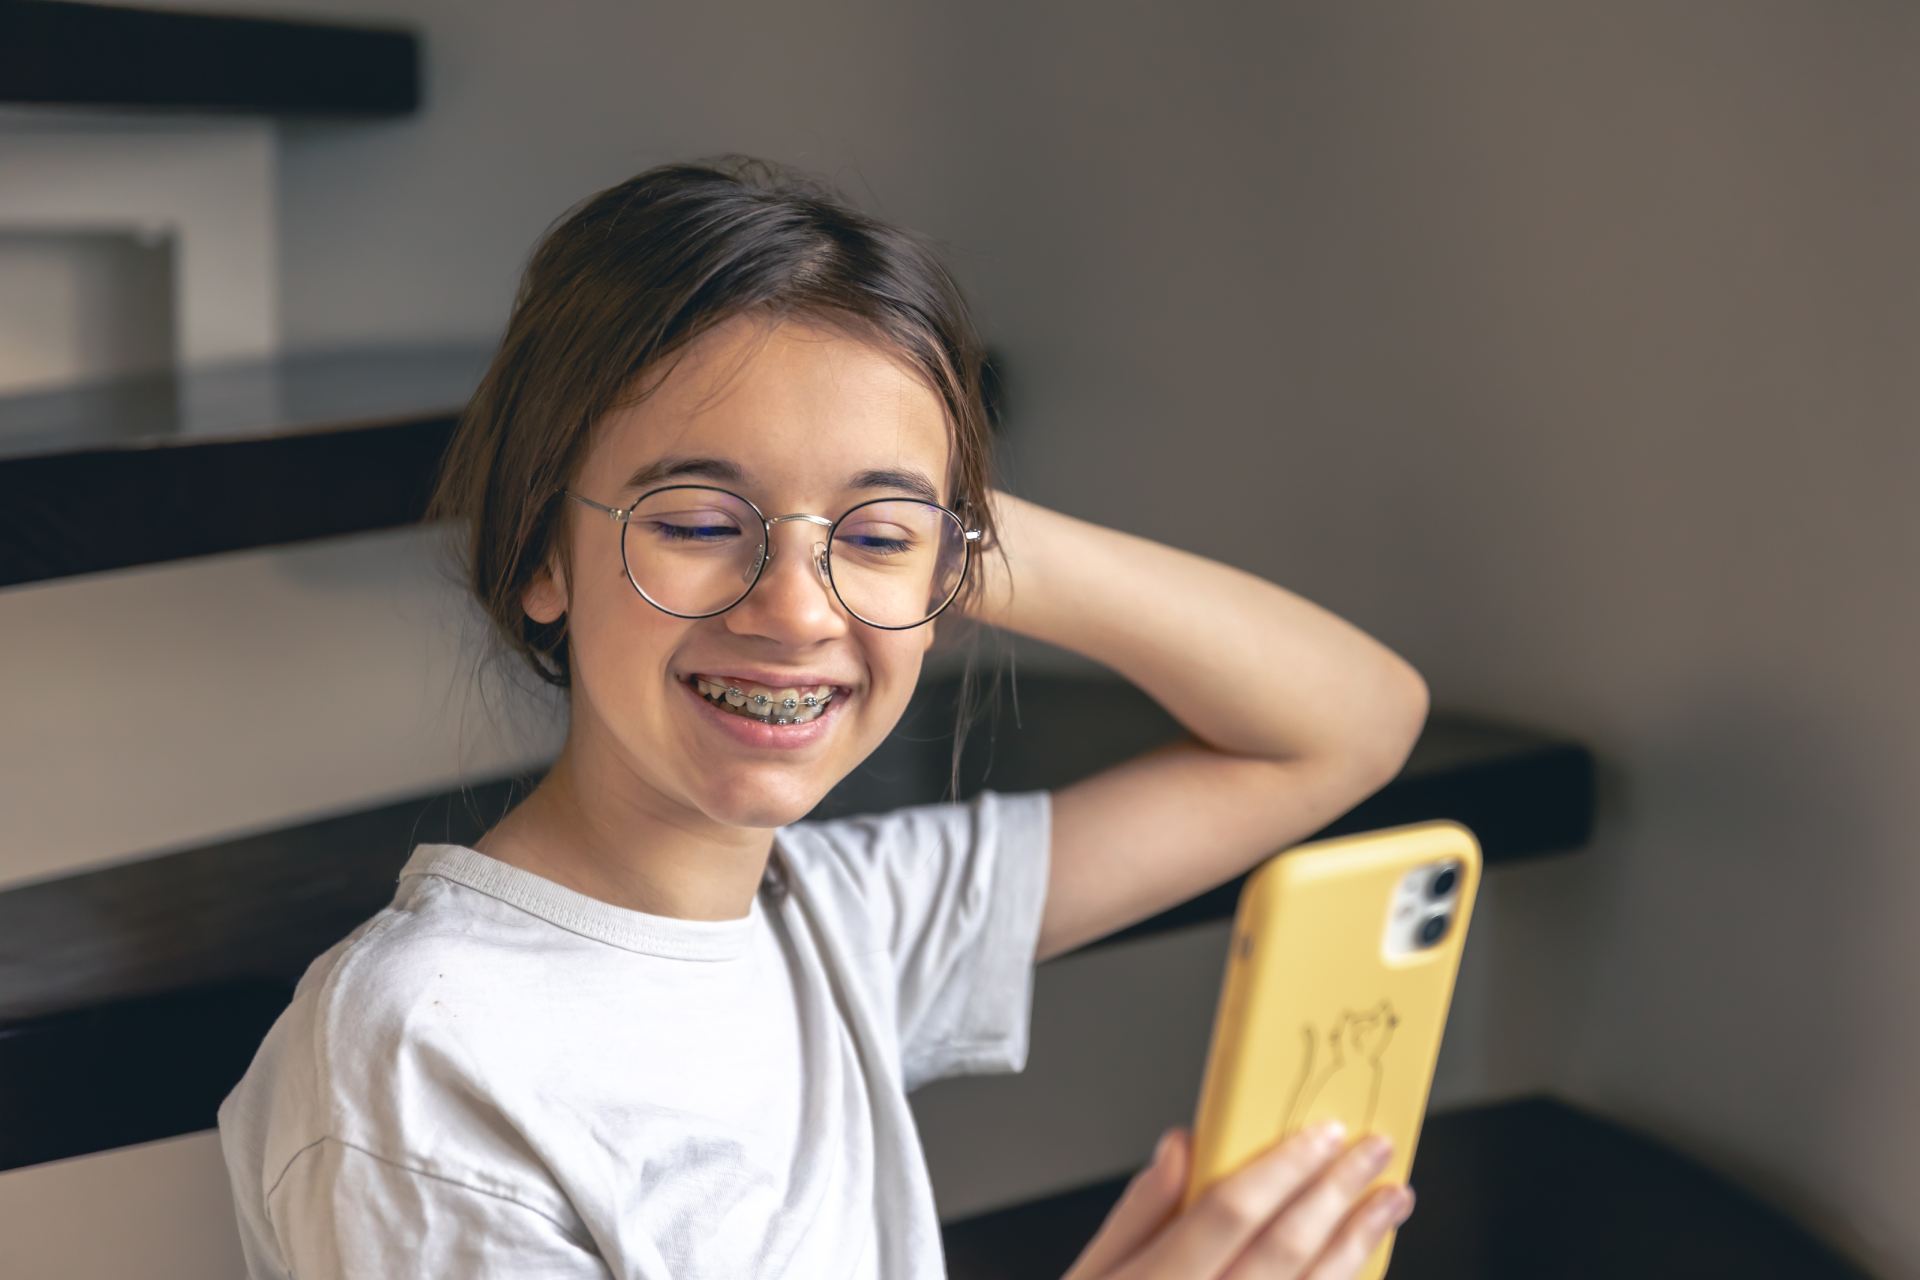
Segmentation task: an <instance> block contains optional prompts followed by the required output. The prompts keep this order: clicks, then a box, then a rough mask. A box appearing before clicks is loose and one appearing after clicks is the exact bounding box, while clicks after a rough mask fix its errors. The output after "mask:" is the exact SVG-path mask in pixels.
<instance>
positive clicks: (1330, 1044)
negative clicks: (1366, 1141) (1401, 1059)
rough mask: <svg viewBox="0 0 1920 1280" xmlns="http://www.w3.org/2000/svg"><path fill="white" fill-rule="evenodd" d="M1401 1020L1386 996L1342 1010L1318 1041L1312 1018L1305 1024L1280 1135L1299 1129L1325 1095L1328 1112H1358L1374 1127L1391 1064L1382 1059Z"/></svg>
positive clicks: (1363, 1121)
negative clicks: (1299, 1059) (1297, 1070)
mask: <svg viewBox="0 0 1920 1280" xmlns="http://www.w3.org/2000/svg"><path fill="white" fill-rule="evenodd" d="M1399 1025H1400V1019H1399V1018H1398V1017H1396V1016H1395V1015H1394V1012H1393V1004H1392V1002H1391V1001H1389V1000H1387V999H1385V998H1384V997H1383V998H1381V999H1380V1000H1379V1001H1378V1002H1377V1003H1375V1004H1374V1005H1373V1007H1371V1008H1370V1009H1367V1010H1366V1011H1364V1012H1362V1013H1355V1012H1353V1011H1352V1010H1342V1011H1341V1014H1340V1016H1339V1017H1338V1018H1336V1019H1335V1020H1334V1023H1333V1026H1332V1027H1331V1028H1330V1029H1329V1030H1328V1031H1327V1035H1326V1039H1325V1041H1324V1042H1320V1043H1316V1042H1317V1041H1318V1040H1319V1037H1318V1034H1317V1029H1316V1028H1315V1027H1314V1025H1313V1024H1312V1023H1308V1024H1306V1025H1305V1026H1303V1027H1301V1028H1300V1035H1301V1037H1302V1039H1303V1041H1304V1045H1303V1052H1302V1055H1301V1057H1302V1062H1301V1067H1300V1080H1299V1083H1297V1084H1296V1085H1295V1086H1294V1089H1293V1099H1292V1101H1291V1102H1289V1103H1288V1104H1287V1111H1286V1119H1285V1121H1284V1122H1283V1123H1282V1125H1281V1127H1280V1134H1281V1136H1282V1137H1286V1136H1289V1135H1291V1134H1294V1133H1297V1132H1298V1131H1299V1130H1300V1129H1301V1128H1302V1127H1303V1126H1304V1125H1305V1124H1306V1123H1307V1117H1308V1116H1310V1115H1313V1114H1315V1113H1316V1112H1315V1104H1316V1103H1319V1102H1321V1101H1322V1099H1323V1097H1324V1100H1325V1101H1326V1102H1327V1104H1328V1105H1327V1106H1326V1107H1324V1108H1323V1109H1322V1110H1324V1112H1325V1113H1326V1114H1328V1115H1337V1116H1353V1117H1358V1121H1357V1123H1358V1125H1359V1128H1360V1130H1361V1131H1362V1132H1365V1131H1368V1130H1370V1129H1371V1128H1372V1127H1373V1122H1374V1111H1375V1109H1376V1108H1377V1107H1378V1106H1379V1103H1380V1084H1381V1081H1382V1079H1383V1078H1384V1077H1385V1075H1386V1070H1387V1068H1386V1064H1385V1063H1384V1062H1383V1061H1381V1059H1382V1058H1383V1057H1384V1056H1385V1054H1386V1051H1387V1044H1388V1042H1389V1041H1391V1040H1392V1039H1393V1029H1394V1028H1395V1027H1397V1026H1399Z"/></svg>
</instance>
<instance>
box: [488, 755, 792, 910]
mask: <svg viewBox="0 0 1920 1280" xmlns="http://www.w3.org/2000/svg"><path fill="white" fill-rule="evenodd" d="M473 847H474V848H475V849H478V850H479V851H480V852H481V853H484V854H486V855H487V856H489V857H492V858H497V859H499V860H500V861H502V862H505V863H509V864H511V865H513V866H516V867H520V868H522V869H524V870H527V871H531V872H533V873H534V874H536V875H540V876H544V877H546V878H547V879H549V880H552V881H555V882H556V883H559V884H562V885H565V886H566V887H567V888H569V889H572V890H574V891H575V892H577V893H584V894H586V895H587V896H588V897H591V898H598V899H600V900H601V901H603V902H610V903H612V904H613V905H615V906H618V907H625V908H627V909H629V910H632V911H644V912H647V913H648V914H650V915H658V916H671V917H675V918H677V919H682V920H737V919H739V918H741V917H742V916H745V915H746V914H747V913H748V910H749V909H750V908H751V906H752V905H753V897H754V894H756V893H757V892H759V888H760V882H761V878H762V877H763V876H764V875H765V873H766V866H767V857H768V855H769V853H770V852H771V851H772V848H773V832H772V830H771V829H768V828H763V827H736V826H729V825H727V824H725V823H718V822H714V821H712V820H711V819H709V818H707V817H706V816H705V815H703V814H698V813H689V812H688V811H687V810H686V808H685V807H684V806H681V805H677V804H675V803H674V802H673V801H672V800H671V799H670V798H669V797H666V796H663V795H661V794H660V793H659V792H658V791H656V790H654V789H653V788H652V787H650V786H648V785H646V784H645V783H644V782H643V781H641V780H639V779H637V778H635V777H634V776H633V775H632V774H631V773H624V772H622V771H620V770H619V769H617V768H609V767H605V766H601V767H595V766H594V765H593V764H591V763H590V762H589V761H588V760H584V759H583V758H582V755H581V753H578V752H576V751H575V749H574V744H573V743H572V742H571V741H569V743H568V745H567V747H566V749H565V750H563V751H562V752H561V754H560V758H559V759H558V760H556V761H555V762H554V765H553V768H552V769H550V770H549V771H548V772H547V776H546V777H545V778H544V779H543V780H542V781H541V783H540V785H539V786H538V787H536V788H534V790H533V793H532V794H531V795H529V796H528V797H527V798H526V799H525V800H524V801H522V802H521V803H520V804H519V805H518V806H516V807H515V808H514V809H513V811H512V812H510V813H509V814H507V816H506V817H505V818H503V819H502V820H501V821H500V822H499V824H498V825H496V826H495V827H494V828H493V829H492V830H490V831H489V832H487V834H486V835H485V836H483V837H482V838H481V839H480V840H478V841H476V842H475V843H474V845H473Z"/></svg>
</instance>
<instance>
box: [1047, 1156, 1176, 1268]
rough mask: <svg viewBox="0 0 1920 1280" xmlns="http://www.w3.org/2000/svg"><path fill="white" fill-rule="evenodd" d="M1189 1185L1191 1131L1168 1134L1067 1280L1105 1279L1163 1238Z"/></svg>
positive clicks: (1112, 1211) (1115, 1206) (1116, 1203)
mask: <svg viewBox="0 0 1920 1280" xmlns="http://www.w3.org/2000/svg"><path fill="white" fill-rule="evenodd" d="M1186 1181H1187V1131H1186V1130H1185V1129H1184V1128H1182V1127H1179V1126H1175V1127H1174V1128H1171V1129H1168V1130H1167V1131H1166V1132H1165V1133H1164V1134H1162V1135H1161V1137H1160V1145H1159V1146H1157V1147H1155V1148H1154V1151H1153V1158H1152V1159H1151V1160H1150V1161H1148V1163H1147V1164H1146V1166H1145V1167H1144V1168H1142V1169H1141V1170H1140V1171H1139V1172H1138V1173H1136V1174H1134V1175H1133V1178H1132V1179H1131V1180H1130V1181H1129V1182H1128V1183H1127V1186H1126V1189H1125V1190H1124V1191H1122V1192H1121V1193H1120V1198H1119V1200H1117V1201H1115V1202H1114V1206H1113V1208H1112V1209H1111V1210H1110V1211H1109V1212H1108V1213H1107V1219H1106V1221H1105V1222H1103V1223H1101V1224H1100V1229H1099V1230H1098V1231H1096V1232H1095V1233H1094V1236H1093V1239H1092V1240H1090V1241H1088V1242H1087V1247H1086V1248H1085V1249H1083V1250H1082V1251H1081V1253H1080V1256H1079V1257H1078V1258H1076V1259H1075V1260H1074V1263H1073V1266H1072V1267H1071V1268H1070V1269H1069V1270H1068V1271H1067V1274H1066V1275H1065V1276H1064V1277H1063V1278H1062V1280H1103V1278H1104V1277H1106V1276H1109V1275H1111V1274H1112V1273H1113V1272H1115V1271H1116V1270H1118V1269H1119V1268H1120V1266H1121V1265H1122V1264H1124V1263H1125V1262H1126V1261H1127V1260H1128V1259H1129V1258H1131V1257H1133V1256H1134V1255H1135V1254H1136V1253H1138V1252H1140V1250H1141V1249H1143V1248H1145V1247H1146V1244H1147V1242H1148V1241H1150V1240H1152V1239H1153V1237H1154V1236H1155V1235H1157V1234H1159V1231H1160V1228H1161V1227H1163V1226H1165V1225H1166V1223H1167V1219H1168V1218H1169V1217H1170V1216H1171V1215H1172V1214H1173V1213H1174V1212H1175V1211H1176V1210H1177V1209H1178V1208H1179V1204H1180V1196H1181V1193H1182V1192H1183V1191H1185V1189H1186Z"/></svg>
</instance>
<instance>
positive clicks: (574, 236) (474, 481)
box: [426, 153, 1005, 793]
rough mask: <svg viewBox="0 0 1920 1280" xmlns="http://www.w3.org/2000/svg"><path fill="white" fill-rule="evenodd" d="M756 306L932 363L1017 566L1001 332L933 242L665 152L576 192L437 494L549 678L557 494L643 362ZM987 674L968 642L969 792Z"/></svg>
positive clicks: (965, 457) (971, 510) (789, 182)
mask: <svg viewBox="0 0 1920 1280" xmlns="http://www.w3.org/2000/svg"><path fill="white" fill-rule="evenodd" d="M747 312H764V313H766V314H767V315H768V316H769V317H770V318H775V319H777V318H781V317H786V316H792V317H795V318H800V319H805V320H807V321H810V322H814V323H818V324H823V325H828V326H832V327H835V328H838V329H840V330H842V331H844V332H846V333H848V334H850V335H852V336H854V337H857V338H860V339H862V340H863V341H867V342H870V343H872V344H874V345H875V346H877V347H879V348H881V349H883V350H887V351H889V352H890V353H892V354H894V355H896V356H897V357H899V358H902V359H904V360H905V362H906V363H907V364H908V365H909V366H911V367H912V368H913V369H914V370H915V371H916V372H918V373H919V375H920V376H921V377H922V378H923V379H924V380H925V381H926V383H927V384H928V386H929V387H931V388H932V389H933V390H934V391H935V392H936V393H937V394H938V395H939V396H940V399H941V402H942V403H943V405H944V406H945V409H946V415H947V419H948V423H949V427H950V438H951V443H952V448H951V464H950V468H949V473H948V476H947V492H948V493H949V494H950V495H951V497H952V504H953V505H954V507H955V508H956V509H957V510H959V511H960V512H961V514H962V515H963V517H965V518H967V519H968V520H969V521H970V522H971V523H972V524H973V525H975V526H976V527H978V528H980V529H981V530H983V536H982V537H981V539H980V541H979V542H978V543H976V544H975V556H976V561H977V559H978V557H979V556H982V555H985V554H987V553H989V552H992V553H995V554H998V555H1000V557H1001V560H1002V563H1004V562H1005V553H1004V551H1002V550H1001V548H1000V545H999V538H998V530H997V529H996V528H995V527H994V523H993V511H992V508H991V506H990V505H989V504H988V503H987V501H986V495H987V493H988V492H989V487H990V485H991V483H992V476H991V468H992V459H993V454H992V440H991V431H990V423H989V417H988V407H987V401H986V398H985V396H984V395H983V377H984V376H985V375H984V374H983V364H984V356H985V351H984V346H983V344H982V342H981V340H980V338H979V335H978V333H977V332H976V330H975V328H974V324H973V320H972V317H971V313H970V309H969V306H968V303H967V300H966V297H965V295H964V293H963V292H962V290H961V288H960V286H959V283H958V282H957V281H956V280H955V279H954V278H953V276H952V275H951V273H950V272H949V271H948V270H947V268H946V267H945V265H944V264H943V263H942V261H941V259H940V256H939V254H938V253H937V252H936V251H935V249H934V248H933V246H932V242H930V241H929V240H927V239H926V238H924V237H922V236H920V235H918V234H916V233H914V232H911V231H908V230H905V229H902V228H899V227H895V226H892V225H889V224H888V223H885V222H882V221H879V220H878V219H875V218H872V217H869V216H867V215H865V214H863V213H861V212H859V211H858V210H856V209H854V208H853V207H851V206H850V205H849V204H848V203H847V201H846V200H845V198H844V197H843V196H842V195H841V194H840V193H839V192H838V191H837V190H835V189H834V188H833V187H831V186H830V185H828V184H827V183H825V182H824V181H822V180H821V179H819V178H817V177H814V176H811V175H807V174H803V173H800V172H798V171H795V170H793V169H790V168H787V167H785V166H782V165H778V164H775V163H773V162H771V161H767V160H762V159H758V158H755V157H751V156H744V155H740V154H737V153H728V154H725V155H721V156H717V157H709V158H707V159H703V160H693V161H686V162H680V163H671V164H663V165H657V166H655V167H654V168H651V169H648V170H646V171H644V172H642V173H639V174H636V175H635V176H634V177H631V178H629V179H627V180H626V181H624V182H622V183H619V184H618V185H616V186H612V187H609V188H607V189H606V190H604V191H600V192H597V193H596V194H594V195H591V196H589V197H587V198H586V199H584V200H582V201H580V202H578V203H577V204H575V205H574V206H573V207H572V208H571V209H569V210H567V211H566V212H565V213H564V214H562V215H561V217H560V218H559V219H557V220H556V222H555V223H554V224H553V225H551V226H549V227H548V229H547V231H546V233H545V235H544V236H543V237H542V238H541V240H540V242H539V244H538V245H536V246H535V248H534V250H533V253H532V255H531V257H530V259H529V261H528V263H527V266H526V270H525V272H524V273H523V275H522V276H521V279H520V285H519V289H518V291H517V292H516V295H515V298H514V303H513V309H512V313H511V315H510V317H509V318H508V321H507V328H506V333H505V334H504V336H503V337H502V339H501V342H500V347H499V349H498V351H496V352H495V353H494V356H493V359H492V361H491V363H490V364H489V366H488V368H487V371H486V373H485V375H484V376H483V377H482V378H481V380H480V383H479V386H478V388H477V389H476V390H475V391H474V393H473V396H472V398H471V399H470V400H469V401H468V403H467V406H466V408H465V410H464V411H463V412H462V414H461V416H460V419H459V422H458V424H457V425H456V426H455V428H454V432H453V438H452V441H451V442H450V443H449V445H448V447H447V451H446V454H445V456H444V457H443V458H442V460H441V465H440V471H439V474H438V476H437V478H436V481H435V484H434V488H433V492H432V495H431V497H430V498H429V501H428V506H427V512H426V519H427V520H428V521H441V520H464V521H467V522H468V527H467V529H466V530H465V531H464V545H463V546H462V547H461V549H460V552H459V560H460V564H459V574H460V576H461V579H462V581H463V584H464V586H465V588H466V589H467V590H468V591H469V592H471V594H472V595H473V597H474V599H475V600H476V601H477V602H478V603H479V605H480V608H481V611H482V612H483V613H484V615H485V616H486V618H487V620H488V622H489V623H490V625H491V629H492V632H493V633H494V635H495V637H496V638H497V640H498V641H500V642H502V643H503V644H504V646H505V648H506V649H507V650H508V651H510V652H512V653H515V654H518V655H519V656H520V657H521V658H522V659H524V660H525V662H526V663H527V664H528V665H529V666H530V667H531V668H532V670H533V671H534V673H535V674H536V675H538V676H539V678H540V679H541V680H543V681H545V682H546V683H547V684H549V685H553V686H555V687H558V688H561V689H567V688H570V687H571V685H572V664H571V655H570V652H569V650H568V645H567V618H566V616H565V615H564V614H563V615H562V616H561V617H560V618H558V619H557V620H555V621H554V622H553V623H551V624H543V623H539V622H535V621H534V620H533V619H532V618H529V617H528V616H527V615H526V613H525V612H524V610H523V609H522V606H521V596H522V592H523V591H524V589H525V588H526V587H527V585H528V584H529V582H531V580H532V579H533V577H534V575H535V574H536V573H537V572H538V571H539V569H540V567H541V566H542V565H543V564H545V563H546V561H547V559H548V558H549V556H550V555H557V556H558V557H559V558H560V560H561V562H562V564H563V565H564V564H565V563H566V560H567V540H566V539H565V538H564V537H561V536H560V534H561V531H562V529H563V527H564V526H563V525H562V523H561V521H562V519H563V511H562V503H561V495H560V492H559V491H560V490H561V489H562V488H563V487H564V486H565V485H566V484H567V483H568V482H569V480H570V479H571V477H572V476H573V475H574V473H575V470H576V469H577V468H578V466H579V465H580V464H581V462H582V461H583V459H584V458H585V456H586V453H587V451H588V448H589V446H590V444H591V433H592V429H593V427H594V424H595V423H597V422H598V421H599V420H600V419H601V418H602V417H603V416H604V415H605V414H607V413H608V412H609V411H611V410H613V409H614V408H617V407H619V406H621V405H623V404H627V403H631V402H633V401H634V400H635V399H636V398H638V399H644V398H645V395H646V394H647V392H646V390H645V389H640V386H639V384H640V382H641V379H642V376H643V375H645V374H647V373H648V372H649V371H650V370H653V369H654V368H656V367H658V366H660V365H661V364H662V363H663V362H664V361H666V360H667V359H668V358H669V357H670V356H672V355H673V354H674V353H675V352H677V351H679V350H680V349H681V348H683V347H685V346H686V345H687V344H689V343H691V342H692V341H693V340H694V339H696V338H698V337H699V336H700V335H701V334H702V333H704V332H706V331H707V330H708V329H710V328H712V327H714V326H715V325H717V324H719V323H721V322H722V321H725V320H727V319H729V318H730V317H732V316H735V315H738V314H742V313H747ZM975 568H976V570H977V569H978V564H977V563H976V566H975ZM980 585H981V575H980V574H979V573H978V572H977V571H976V572H973V573H969V574H968V575H967V581H966V583H965V584H964V585H963V586H962V588H961V593H960V595H959V597H958V598H956V599H955V601H954V602H953V604H952V605H951V606H950V607H949V611H948V613H947V614H943V615H942V617H943V618H944V617H947V616H950V615H951V614H953V613H954V612H956V611H959V610H962V609H964V608H966V607H967V605H968V604H969V603H970V602H972V601H974V600H977V599H978V595H979V590H980ZM973 674H974V673H973V663H972V652H971V650H969V654H968V661H967V665H966V670H965V673H964V675H963V677H962V681H961V689H960V706H959V709H958V715H957V722H956V732H955V734H954V741H953V760H952V775H951V779H950V783H949V786H950V788H951V791H952V792H954V793H957V791H958V788H959V777H960V761H961V748H962V743H963V740H964V738H965V734H966V727H967V721H968V719H969V718H970V716H971V709H970V708H969V707H968V705H967V704H968V699H969V694H970V691H971V689H972V683H973ZM996 683H997V682H996Z"/></svg>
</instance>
